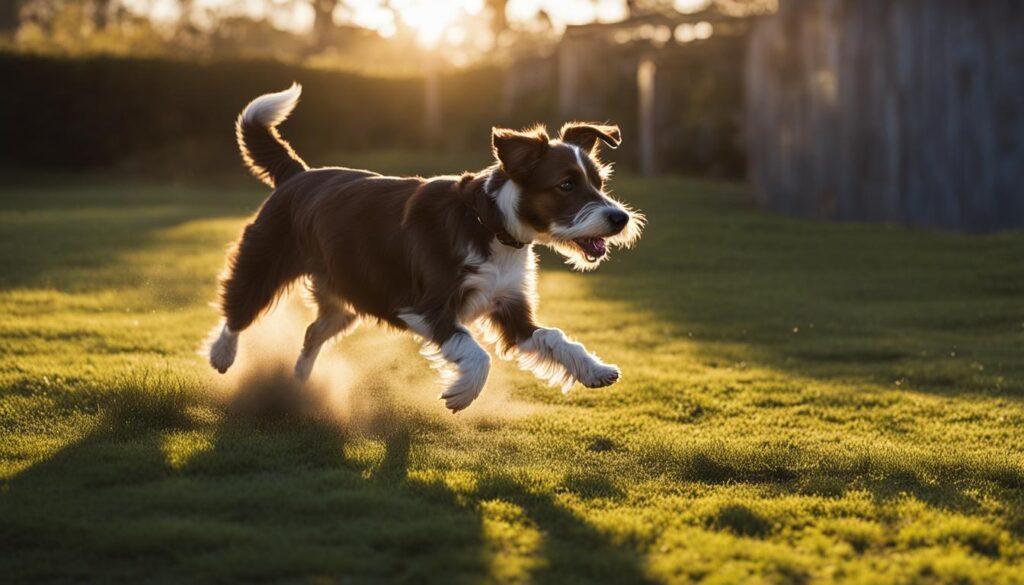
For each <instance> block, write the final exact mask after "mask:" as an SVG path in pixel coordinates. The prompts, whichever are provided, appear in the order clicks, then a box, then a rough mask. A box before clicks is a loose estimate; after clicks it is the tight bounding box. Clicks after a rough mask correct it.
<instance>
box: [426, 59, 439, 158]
mask: <svg viewBox="0 0 1024 585" xmlns="http://www.w3.org/2000/svg"><path fill="white" fill-rule="evenodd" d="M424 86H425V87H424V94H423V98H424V108H423V111H424V115H425V117H426V118H425V127H424V129H425V131H426V137H427V143H428V144H432V145H433V144H437V142H438V141H439V140H440V137H441V67H440V63H439V62H438V59H437V57H436V56H435V57H433V58H431V60H430V63H429V64H428V65H427V77H426V80H425V83H424Z"/></svg>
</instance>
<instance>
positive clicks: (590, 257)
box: [573, 238, 608, 262]
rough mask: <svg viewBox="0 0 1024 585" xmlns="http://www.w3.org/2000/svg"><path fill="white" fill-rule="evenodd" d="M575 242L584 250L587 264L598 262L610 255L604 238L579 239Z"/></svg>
mask: <svg viewBox="0 0 1024 585" xmlns="http://www.w3.org/2000/svg"><path fill="white" fill-rule="evenodd" d="M573 242H574V243H575V244H576V245H577V246H579V247H580V250H583V255H584V256H586V258H587V262H597V261H598V260H600V259H601V258H604V255H605V254H607V253H608V245H607V244H606V243H605V241H604V238H579V239H576V240H573Z"/></svg>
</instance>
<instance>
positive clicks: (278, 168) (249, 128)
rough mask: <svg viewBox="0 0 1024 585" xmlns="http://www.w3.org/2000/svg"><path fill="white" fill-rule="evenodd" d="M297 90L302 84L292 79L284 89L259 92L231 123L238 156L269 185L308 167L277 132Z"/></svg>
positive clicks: (254, 173) (279, 182) (275, 184)
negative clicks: (259, 94) (233, 126)
mask: <svg viewBox="0 0 1024 585" xmlns="http://www.w3.org/2000/svg"><path fill="white" fill-rule="evenodd" d="M301 94H302V86H301V85H299V84H298V83H293V84H292V86H291V87H289V88H288V89H286V90H284V91H280V92H277V93H268V94H266V95H261V96H260V97H258V98H256V99H254V100H252V101H251V102H249V105H247V106H245V109H244V110H242V113H241V114H240V115H239V116H238V121H237V122H236V123H235V136H236V137H237V138H238V148H239V150H241V151H242V160H244V161H245V165H246V166H247V167H249V171H250V172H251V173H252V174H253V175H254V176H255V177H256V178H257V179H259V180H261V181H263V182H264V183H266V184H267V185H269V186H270V187H275V186H277V185H280V184H281V183H283V182H285V181H287V180H288V179H289V178H291V177H293V176H295V175H297V174H299V173H301V172H303V171H305V170H307V169H308V168H309V167H308V166H306V163H305V162H303V161H302V159H301V158H299V155H297V154H295V151H294V150H292V147H291V145H289V144H288V143H287V142H286V141H285V140H284V139H283V138H281V135H280V134H278V132H277V126H278V125H279V124H280V123H281V122H284V121H285V119H286V118H288V116H289V115H290V114H291V113H292V110H294V109H295V106H296V105H297V104H298V103H299V96H300V95H301Z"/></svg>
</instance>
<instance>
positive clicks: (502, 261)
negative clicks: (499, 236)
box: [459, 241, 536, 323]
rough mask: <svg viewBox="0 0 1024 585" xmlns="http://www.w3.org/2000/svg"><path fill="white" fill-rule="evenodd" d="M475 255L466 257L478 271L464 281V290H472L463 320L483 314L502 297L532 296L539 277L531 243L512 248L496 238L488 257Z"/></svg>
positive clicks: (464, 321) (466, 302) (460, 313)
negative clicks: (485, 258) (535, 282)
mask: <svg viewBox="0 0 1024 585" xmlns="http://www.w3.org/2000/svg"><path fill="white" fill-rule="evenodd" d="M473 256H475V254H471V255H470V257H468V258H467V259H466V265H467V266H473V267H475V268H476V272H475V273H473V274H470V275H469V276H467V277H466V280H465V281H463V283H462V288H463V290H465V291H467V292H468V293H469V294H468V295H467V296H466V300H465V301H464V302H463V305H462V307H461V309H460V311H459V319H460V320H461V321H462V322H463V323H471V322H473V321H475V320H477V319H479V318H480V317H482V316H484V315H485V314H486V313H488V312H490V311H491V310H492V309H494V306H495V305H496V304H497V303H498V302H499V301H501V299H507V298H516V299H521V298H523V297H528V296H532V294H533V292H532V291H533V290H534V281H535V278H536V276H535V274H536V260H535V257H534V255H533V247H532V246H524V247H522V248H513V247H511V246H506V245H504V244H501V243H499V242H497V241H494V242H491V255H490V257H489V258H488V259H487V260H483V259H481V258H479V257H476V258H474V257H473Z"/></svg>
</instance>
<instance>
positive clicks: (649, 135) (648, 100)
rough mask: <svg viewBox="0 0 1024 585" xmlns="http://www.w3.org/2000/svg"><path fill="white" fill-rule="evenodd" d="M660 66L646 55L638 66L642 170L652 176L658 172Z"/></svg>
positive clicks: (645, 174)
mask: <svg viewBox="0 0 1024 585" xmlns="http://www.w3.org/2000/svg"><path fill="white" fill-rule="evenodd" d="M657 71H658V66H657V65H655V63H654V59H653V58H652V57H651V56H649V55H645V56H643V57H641V59H640V63H639V64H638V65H637V68H636V88H637V103H638V104H639V111H638V112H637V113H638V116H637V118H638V121H639V126H640V172H641V173H642V174H643V176H645V177H652V176H654V175H656V174H657V172H658V165H657V152H656V147H655V138H654V133H655V109H654V106H655V101H654V93H655V83H656V81H657V79H656V76H657Z"/></svg>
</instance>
